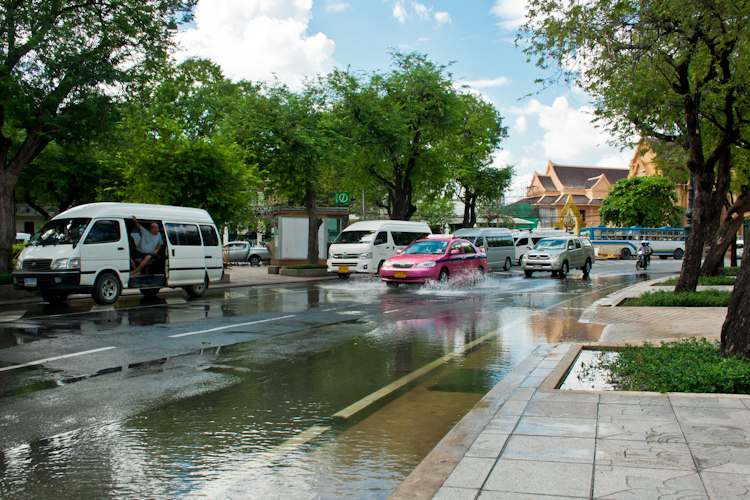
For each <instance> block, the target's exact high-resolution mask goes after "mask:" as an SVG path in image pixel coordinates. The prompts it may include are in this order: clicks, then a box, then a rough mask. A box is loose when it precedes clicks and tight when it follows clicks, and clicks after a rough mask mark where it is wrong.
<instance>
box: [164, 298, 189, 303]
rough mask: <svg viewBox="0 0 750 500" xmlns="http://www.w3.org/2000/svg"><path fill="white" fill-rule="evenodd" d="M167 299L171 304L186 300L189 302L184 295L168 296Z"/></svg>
mask: <svg viewBox="0 0 750 500" xmlns="http://www.w3.org/2000/svg"><path fill="white" fill-rule="evenodd" d="M165 300H166V301H167V304H170V305H171V304H184V303H185V302H187V301H186V300H185V299H183V298H182V297H167V298H166V299H165Z"/></svg>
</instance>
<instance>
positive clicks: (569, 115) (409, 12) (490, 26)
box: [180, 0, 632, 196]
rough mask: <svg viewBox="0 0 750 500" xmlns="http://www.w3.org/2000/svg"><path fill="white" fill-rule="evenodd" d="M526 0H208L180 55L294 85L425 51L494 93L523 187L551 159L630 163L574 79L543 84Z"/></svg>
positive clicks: (502, 156) (505, 158) (500, 157)
mask: <svg viewBox="0 0 750 500" xmlns="http://www.w3.org/2000/svg"><path fill="white" fill-rule="evenodd" d="M524 3H525V2H524V1H523V0H491V1H480V0H464V1H463V2H456V1H447V0H436V1H432V2H431V1H423V0H420V1H415V0H199V2H198V6H197V8H196V12H195V22H194V23H192V24H191V26H190V27H189V28H188V29H186V30H184V31H182V32H181V33H180V42H181V46H182V48H183V49H182V51H181V53H180V54H181V55H180V57H187V56H199V57H207V58H210V59H212V60H214V61H215V62H217V63H219V64H220V65H221V66H222V68H223V70H224V72H225V74H226V75H227V76H228V77H230V78H232V79H240V78H244V79H249V80H253V81H269V80H271V79H273V78H274V75H275V76H276V77H277V78H278V79H279V80H281V81H282V82H284V83H286V84H287V85H289V86H290V87H292V88H295V87H298V86H299V83H300V81H301V80H302V79H303V78H304V77H306V76H308V77H309V76H314V75H316V74H320V73H323V74H325V73H327V72H329V71H330V70H332V69H333V68H335V67H338V68H346V67H348V66H350V67H351V68H352V69H354V70H364V71H375V70H387V69H388V68H389V65H390V55H389V52H390V51H392V50H393V49H397V50H400V51H402V52H412V51H417V52H420V53H423V54H426V55H427V56H428V57H429V58H430V59H431V60H433V61H435V62H437V63H440V64H444V65H447V64H449V63H453V64H452V66H451V68H450V71H451V72H452V73H453V75H454V78H455V79H456V80H458V81H460V82H461V83H462V84H466V85H469V87H471V88H472V89H473V90H474V91H476V92H479V93H481V94H482V95H483V96H484V98H486V99H487V100H489V101H490V102H492V103H493V104H494V105H495V107H497V109H498V110H499V111H500V114H501V115H502V116H503V117H504V125H506V126H508V129H509V138H508V139H506V140H505V141H504V143H503V145H502V150H500V151H498V153H497V155H496V160H495V163H496V164H497V165H499V166H505V165H506V164H509V165H513V166H514V168H515V170H516V179H515V182H514V185H513V190H512V191H513V192H511V193H510V195H511V196H513V195H514V194H518V193H519V192H520V190H521V189H522V188H523V187H525V186H526V185H527V184H528V182H529V181H530V179H531V176H532V174H533V172H534V171H538V172H540V173H543V172H544V170H545V168H546V165H547V161H548V160H551V161H553V162H555V163H560V164H567V165H598V166H606V167H627V166H628V162H629V161H630V159H631V158H632V151H630V150H625V151H623V152H620V150H619V148H617V147H611V146H608V145H607V140H608V139H609V137H608V136H607V135H605V134H604V132H603V131H601V130H599V129H596V128H594V126H593V125H592V124H591V123H590V120H591V116H590V111H591V110H590V107H589V103H588V99H587V97H586V96H585V95H582V94H580V93H579V92H574V91H572V90H571V89H568V88H567V87H555V88H550V89H547V90H545V91H543V92H541V93H539V94H535V95H532V96H531V97H524V96H526V95H528V94H530V93H536V92H538V91H539V90H540V88H541V87H540V86H539V85H538V84H534V80H535V79H537V78H539V77H543V76H545V75H544V74H543V73H542V72H541V71H540V70H538V69H537V68H535V67H534V66H533V65H532V64H529V63H527V62H526V57H525V55H524V54H523V52H522V51H521V49H519V48H516V46H515V35H516V29H517V27H518V26H519V25H520V24H521V22H523V16H524V13H525V8H524Z"/></svg>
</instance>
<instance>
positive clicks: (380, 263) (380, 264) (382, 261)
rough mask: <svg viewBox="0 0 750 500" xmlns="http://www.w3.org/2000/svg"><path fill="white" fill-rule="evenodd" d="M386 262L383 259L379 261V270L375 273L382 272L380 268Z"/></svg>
mask: <svg viewBox="0 0 750 500" xmlns="http://www.w3.org/2000/svg"><path fill="white" fill-rule="evenodd" d="M384 262H385V261H384V260H381V261H380V262H379V263H378V270H377V271H375V274H380V268H381V267H383V263H384Z"/></svg>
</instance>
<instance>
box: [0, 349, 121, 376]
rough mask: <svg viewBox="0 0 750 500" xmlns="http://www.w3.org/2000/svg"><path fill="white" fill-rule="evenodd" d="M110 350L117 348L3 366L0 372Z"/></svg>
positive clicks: (92, 350)
mask: <svg viewBox="0 0 750 500" xmlns="http://www.w3.org/2000/svg"><path fill="white" fill-rule="evenodd" d="M110 349H117V347H114V346H110V347H100V348H99V349H91V350H89V351H81V352H74V353H72V354H63V355H62V356H54V357H52V358H45V359H38V360H36V361H30V362H28V363H22V364H20V365H13V366H4V367H2V368H0V372H4V371H8V370H15V369H18V368H26V367H27V366H34V365H41V364H42V363H48V362H50V361H57V360H58V359H65V358H74V357H76V356H83V355H85V354H93V353H95V352H102V351H109V350H110Z"/></svg>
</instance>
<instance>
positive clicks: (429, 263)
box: [416, 260, 435, 267]
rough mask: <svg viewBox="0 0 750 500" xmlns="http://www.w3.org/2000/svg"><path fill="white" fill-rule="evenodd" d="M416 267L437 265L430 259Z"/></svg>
mask: <svg viewBox="0 0 750 500" xmlns="http://www.w3.org/2000/svg"><path fill="white" fill-rule="evenodd" d="M416 267H435V262H434V261H431V260H428V261H427V262H420V263H419V264H417V265H416Z"/></svg>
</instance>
